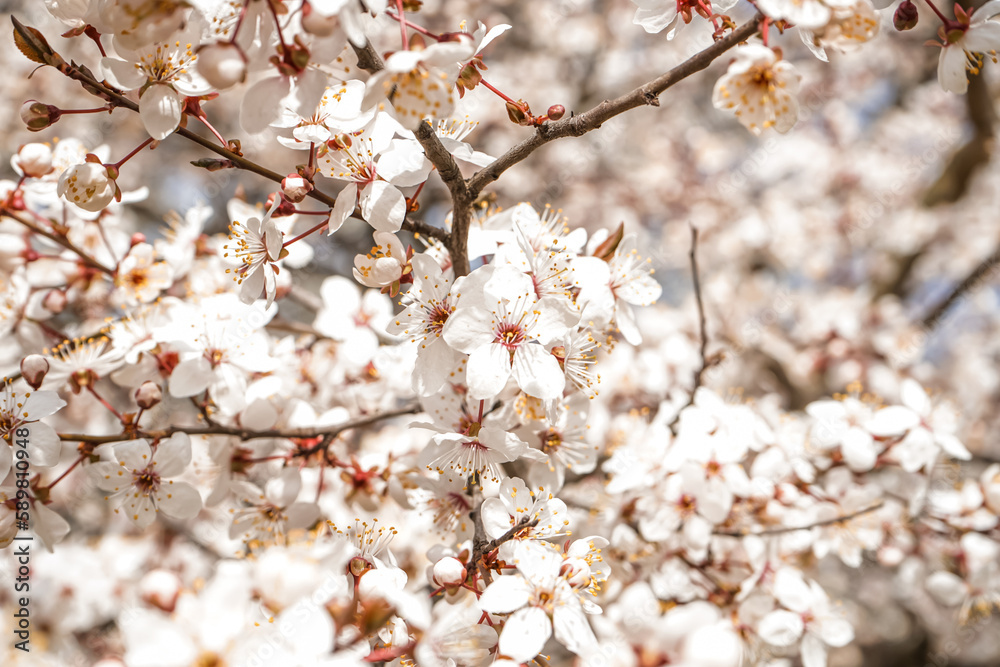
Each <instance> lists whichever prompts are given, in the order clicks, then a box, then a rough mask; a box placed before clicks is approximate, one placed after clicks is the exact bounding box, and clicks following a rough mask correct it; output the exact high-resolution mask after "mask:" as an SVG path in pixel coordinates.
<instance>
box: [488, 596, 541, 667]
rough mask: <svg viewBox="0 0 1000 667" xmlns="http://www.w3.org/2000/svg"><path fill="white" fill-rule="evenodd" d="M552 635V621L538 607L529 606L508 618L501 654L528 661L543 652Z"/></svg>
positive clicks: (499, 646)
mask: <svg viewBox="0 0 1000 667" xmlns="http://www.w3.org/2000/svg"><path fill="white" fill-rule="evenodd" d="M551 635H552V623H551V622H550V621H549V617H548V616H547V615H546V614H545V612H544V611H542V610H541V609H539V608H538V607H527V608H525V609H522V610H520V611H518V612H517V613H515V614H514V615H513V616H511V617H510V618H508V619H507V622H506V623H505V624H504V626H503V631H502V632H501V633H500V642H499V644H498V648H499V651H500V653H501V654H503V655H506V656H509V657H511V658H513V659H514V660H516V661H517V662H527V661H528V660H531V659H532V658H534V657H535V656H536V655H538V654H539V653H541V651H542V649H543V648H544V647H545V642H546V641H548V639H549V637H550V636H551Z"/></svg>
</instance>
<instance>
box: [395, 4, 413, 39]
mask: <svg viewBox="0 0 1000 667" xmlns="http://www.w3.org/2000/svg"><path fill="white" fill-rule="evenodd" d="M396 11H397V12H399V35H400V37H401V38H402V40H403V48H404V49H408V48H409V47H410V41H409V40H408V39H407V38H406V17H405V16H404V15H403V0H396Z"/></svg>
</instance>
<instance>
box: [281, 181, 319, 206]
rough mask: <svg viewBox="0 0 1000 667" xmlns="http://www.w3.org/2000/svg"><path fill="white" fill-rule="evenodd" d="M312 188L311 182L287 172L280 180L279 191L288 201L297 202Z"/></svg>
mask: <svg viewBox="0 0 1000 667" xmlns="http://www.w3.org/2000/svg"><path fill="white" fill-rule="evenodd" d="M312 189H313V185H312V183H310V182H309V181H307V180H306V179H304V178H302V177H301V176H300V175H298V174H289V175H288V176H285V178H284V179H282V181H281V193H282V194H283V195H285V199H287V200H288V201H290V202H294V203H296V204H297V203H299V202H300V201H302V200H303V199H305V198H306V195H307V194H309V193H310V192H311V191H312Z"/></svg>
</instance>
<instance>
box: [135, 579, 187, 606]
mask: <svg viewBox="0 0 1000 667" xmlns="http://www.w3.org/2000/svg"><path fill="white" fill-rule="evenodd" d="M183 585H184V584H183V583H182V582H181V579H180V577H178V576H177V575H176V574H174V573H173V572H170V571H169V570H159V569H157V570H151V571H150V572H147V573H146V575H145V576H143V578H142V579H140V580H139V594H140V595H141V596H142V599H143V601H144V602H146V603H148V604H151V605H153V606H154V607H159V608H160V609H162V610H163V611H165V612H167V613H168V614H169V613H172V612H173V611H174V607H175V606H176V605H177V598H178V596H180V594H181V587H182V586H183Z"/></svg>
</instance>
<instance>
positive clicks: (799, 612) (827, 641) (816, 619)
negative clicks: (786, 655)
mask: <svg viewBox="0 0 1000 667" xmlns="http://www.w3.org/2000/svg"><path fill="white" fill-rule="evenodd" d="M773 592H774V597H775V599H777V601H778V602H779V603H780V604H781V606H782V607H784V609H777V610H775V611H772V612H771V613H769V614H768V615H767V616H765V617H764V618H763V619H761V621H760V625H759V626H758V628H757V632H758V634H759V635H760V637H761V639H763V640H764V641H766V642H768V643H770V644H774V645H775V646H791V645H792V644H795V643H797V642H798V641H799V640H801V641H802V663H803V665H804V666H805V667H825V666H826V653H827V646H834V647H839V646H845V645H847V644H848V643H849V642H850V641H851V640H852V639H854V629H853V628H852V627H851V624H850V623H848V622H847V621H846V620H845V619H844V618H843V617H842V616H841V615H840V614H838V613H837V612H836V611H835V610H834V609H833V607H832V605H831V603H830V598H829V597H828V596H827V594H826V592H825V591H824V590H823V589H822V588H820V586H819V584H817V583H816V582H815V581H810V582H808V583H806V581H805V579H804V578H803V577H802V573H801V572H799V571H798V570H796V569H794V568H791V567H782V568H781V569H779V570H778V572H777V573H776V574H775V576H774V588H773Z"/></svg>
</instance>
